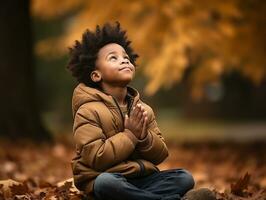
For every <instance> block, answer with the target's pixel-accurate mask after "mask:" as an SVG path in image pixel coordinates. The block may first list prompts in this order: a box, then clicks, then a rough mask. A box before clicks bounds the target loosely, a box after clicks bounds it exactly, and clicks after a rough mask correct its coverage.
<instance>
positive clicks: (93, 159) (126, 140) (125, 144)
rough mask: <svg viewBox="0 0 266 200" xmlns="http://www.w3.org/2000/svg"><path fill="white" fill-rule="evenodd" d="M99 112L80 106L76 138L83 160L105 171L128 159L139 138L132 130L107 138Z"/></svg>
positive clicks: (77, 116) (76, 117)
mask: <svg viewBox="0 0 266 200" xmlns="http://www.w3.org/2000/svg"><path fill="white" fill-rule="evenodd" d="M97 117H98V116H97V113H96V112H95V111H94V110H93V109H91V110H88V109H87V108H82V107H81V108H79V110H78V111H77V113H76V114H75V118H74V126H73V131H74V139H75V142H76V149H77V154H79V155H80V156H81V162H82V163H84V164H85V165H88V166H89V167H91V168H93V169H94V170H96V171H104V170H106V169H108V168H110V167H112V166H113V165H115V164H117V163H120V162H121V161H123V160H125V159H127V158H128V157H129V155H130V154H131V153H132V152H133V151H134V150H135V146H136V144H137V138H136V137H135V136H134V135H133V133H132V132H130V130H125V131H124V132H119V133H117V134H115V135H114V136H112V137H109V138H106V135H105V134H104V132H103V130H102V128H101V126H100V123H99V120H98V118H97Z"/></svg>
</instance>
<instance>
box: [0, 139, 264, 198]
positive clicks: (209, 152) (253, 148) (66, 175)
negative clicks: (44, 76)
mask: <svg viewBox="0 0 266 200" xmlns="http://www.w3.org/2000/svg"><path fill="white" fill-rule="evenodd" d="M1 147H3V148H1V150H0V163H1V168H0V180H2V181H0V199H1V198H2V199H81V198H82V197H83V194H82V193H80V192H79V191H78V190H77V189H76V188H75V187H74V185H73V182H72V179H71V178H72V172H71V167H70V161H71V158H72V157H73V155H74V147H73V144H72V143H71V141H70V140H66V139H64V140H62V139H61V140H58V141H57V142H56V143H55V144H50V145H49V144H43V145H37V144H32V143H21V144H18V145H16V146H14V145H12V144H11V143H9V142H3V141H2V142H1ZM8 147H9V148H8ZM10 147H12V148H10ZM169 149H170V156H169V158H168V159H167V160H166V161H165V162H163V163H162V164H160V165H159V168H160V169H161V170H164V169H170V168H185V169H188V170H189V171H191V172H192V174H193V176H194V178H195V180H196V186H195V187H196V188H200V187H208V188H210V189H211V190H213V191H215V194H216V197H217V198H218V199H220V200H229V199H230V200H235V199H238V200H240V199H241V200H265V198H266V169H265V163H266V158H265V153H264V152H265V150H266V145H265V143H263V142H262V143H259V142H257V143H251V144H240V143H229V142H227V143H215V142H208V143H183V144H170V148H169ZM11 179H12V180H11Z"/></svg>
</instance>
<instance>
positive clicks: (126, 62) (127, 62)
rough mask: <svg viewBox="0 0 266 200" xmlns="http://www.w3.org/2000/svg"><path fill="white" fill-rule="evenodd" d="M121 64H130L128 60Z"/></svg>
mask: <svg viewBox="0 0 266 200" xmlns="http://www.w3.org/2000/svg"><path fill="white" fill-rule="evenodd" d="M121 64H129V61H128V60H122V62H121Z"/></svg>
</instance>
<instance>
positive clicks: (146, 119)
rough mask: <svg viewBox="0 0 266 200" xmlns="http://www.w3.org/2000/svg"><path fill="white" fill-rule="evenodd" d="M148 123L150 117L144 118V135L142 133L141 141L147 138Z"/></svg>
mask: <svg viewBox="0 0 266 200" xmlns="http://www.w3.org/2000/svg"><path fill="white" fill-rule="evenodd" d="M147 121H148V117H145V118H144V123H143V127H142V133H141V135H140V138H141V139H143V138H145V137H146V134H147V133H146V131H147V130H146V127H147Z"/></svg>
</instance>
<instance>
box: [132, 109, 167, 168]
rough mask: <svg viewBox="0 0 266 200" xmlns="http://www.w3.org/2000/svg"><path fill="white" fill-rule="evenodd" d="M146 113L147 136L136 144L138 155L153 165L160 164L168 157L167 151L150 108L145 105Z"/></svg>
mask: <svg viewBox="0 0 266 200" xmlns="http://www.w3.org/2000/svg"><path fill="white" fill-rule="evenodd" d="M146 110H147V111H148V122H149V123H148V126H147V131H148V133H147V136H146V137H145V138H144V139H143V140H140V141H139V142H138V145H137V150H138V152H139V155H140V156H141V157H142V158H143V159H145V160H148V161H150V162H152V163H153V164H155V165H158V164H160V163H161V162H162V161H164V160H165V158H167V156H168V149H167V146H166V144H165V140H164V138H163V136H162V134H161V131H160V129H159V127H158V125H157V122H156V120H155V115H154V113H153V110H152V108H151V107H149V106H147V105H146Z"/></svg>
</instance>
